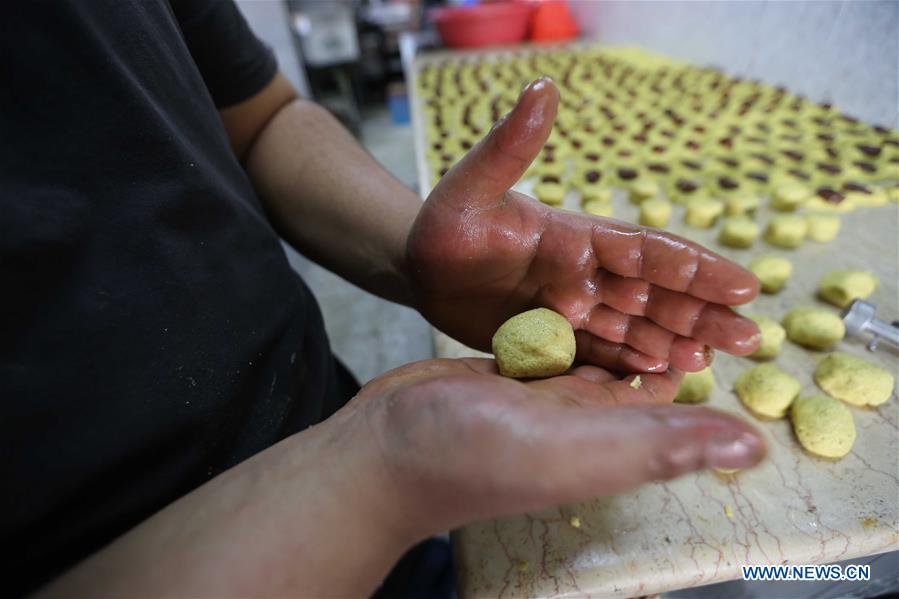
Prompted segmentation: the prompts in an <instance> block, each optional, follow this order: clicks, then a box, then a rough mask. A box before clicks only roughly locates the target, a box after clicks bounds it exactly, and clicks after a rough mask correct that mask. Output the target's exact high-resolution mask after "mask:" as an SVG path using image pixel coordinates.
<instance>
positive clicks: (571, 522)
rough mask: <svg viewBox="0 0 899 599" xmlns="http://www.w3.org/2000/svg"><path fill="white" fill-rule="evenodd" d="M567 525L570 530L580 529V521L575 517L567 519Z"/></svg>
mask: <svg viewBox="0 0 899 599" xmlns="http://www.w3.org/2000/svg"><path fill="white" fill-rule="evenodd" d="M568 524H569V525H570V526H571V528H580V527H581V519H580V518H578V517H577V516H572V517H571V518H569V519H568Z"/></svg>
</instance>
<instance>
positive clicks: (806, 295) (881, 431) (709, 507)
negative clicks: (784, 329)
mask: <svg viewBox="0 0 899 599" xmlns="http://www.w3.org/2000/svg"><path fill="white" fill-rule="evenodd" d="M412 110H413V124H414V127H415V128H416V132H415V135H416V140H417V143H416V145H417V148H416V154H417V156H416V160H417V163H418V165H419V173H420V180H421V183H422V189H425V190H426V189H428V188H429V187H428V186H427V165H426V162H425V158H424V155H423V152H422V151H421V148H422V147H423V144H422V143H421V142H422V141H423V140H422V137H421V136H422V131H421V127H420V122H421V114H420V107H419V106H418V102H417V100H416V99H415V98H413V102H412ZM521 187H522V191H525V192H526V191H528V186H527V184H523V185H522V186H521ZM569 196H570V197H568V198H566V206H567V207H571V208H575V207H576V204H577V200H576V197H574V194H571V193H570V194H569ZM614 203H615V208H616V217H618V218H622V219H625V220H631V221H634V220H635V219H636V214H637V208H636V206H634V205H632V204H630V203H629V202H628V201H627V200H626V199H625V198H624V197H623V196H621V195H619V196H616V197H615V198H614ZM767 216H768V214H766V213H765V210H762V214H761V220H762V221H764V220H766V219H767ZM682 221H683V214H682V208H680V207H676V208H675V213H674V216H673V217H672V224H671V226H670V227H669V229H670V230H672V231H673V232H675V233H678V234H681V235H684V236H686V237H689V238H691V239H694V240H696V241H698V242H700V243H703V244H705V245H709V246H710V247H713V248H715V249H716V250H717V251H719V252H720V253H722V254H724V255H726V256H728V257H729V258H732V259H734V260H736V261H738V262H740V263H742V264H746V263H748V261H749V260H750V259H751V257H753V256H755V255H756V254H758V253H762V252H771V251H776V252H778V253H782V254H784V255H787V256H788V257H789V258H790V259H791V260H792V261H793V263H794V267H795V271H794V277H793V279H791V280H790V282H789V283H788V285H787V286H786V288H785V289H784V290H783V291H782V292H781V293H779V294H777V295H762V296H760V297H759V298H758V299H756V300H755V301H754V302H752V303H751V304H749V305H748V306H747V307H746V308H745V311H747V312H755V313H760V314H765V315H768V316H771V317H773V318H775V319H778V320H779V319H780V318H781V317H782V316H783V314H784V313H785V312H786V311H787V310H789V309H790V308H792V307H794V306H796V305H800V304H812V305H822V306H825V305H826V304H822V303H820V302H819V301H818V300H816V299H815V297H814V293H815V288H816V284H817V281H818V279H819V278H820V277H821V276H822V275H823V274H824V273H825V272H827V271H829V270H833V269H837V268H849V267H857V268H865V269H868V270H872V271H874V272H875V273H876V274H877V275H878V276H879V277H880V280H881V285H880V287H879V289H878V290H877V291H876V292H875V294H874V295H873V296H872V297H871V298H870V300H869V301H871V302H873V303H874V304H875V305H876V306H877V307H878V314H879V315H880V316H881V318H883V319H884V320H888V321H889V320H893V319H896V318H899V290H897V281H899V272H897V268H899V260H897V254H899V247H897V240H899V226H897V225H899V206H897V205H896V204H890V205H889V206H886V207H880V208H865V209H859V210H857V211H855V212H853V213H851V214H848V215H846V216H844V217H843V229H842V231H841V232H840V235H839V237H838V238H837V239H836V240H835V241H833V242H831V243H827V244H817V243H813V242H806V243H805V244H804V245H803V246H802V247H801V248H800V249H798V250H795V251H784V250H777V249H776V248H772V247H771V246H768V245H767V244H765V243H764V242H762V241H759V242H757V243H756V244H755V246H754V247H753V248H751V249H748V250H730V249H727V248H721V247H720V246H718V244H717V243H715V235H716V233H717V231H716V230H715V229H711V230H700V229H691V228H688V227H686V226H684V225H683V224H682ZM831 309H834V310H835V311H836V309H835V308H832V307H831ZM835 349H838V350H841V351H846V352H849V353H852V354H855V355H857V356H860V357H864V358H866V359H868V360H872V361H874V362H876V363H879V364H881V365H883V366H885V367H887V368H889V369H890V370H892V371H893V372H896V370H897V364H899V360H897V358H899V353H897V352H896V351H895V350H892V349H891V348H889V347H888V346H887V345H885V344H882V345H881V347H880V349H878V351H877V352H874V353H871V352H868V351H867V350H866V349H865V342H864V341H863V340H858V339H846V340H844V341H842V342H840V343H839V344H838V346H837V347H836V348H835ZM435 350H436V354H437V355H438V356H439V357H461V356H470V355H483V354H478V353H477V352H475V351H474V350H471V349H470V348H467V347H464V346H462V345H460V344H459V343H457V342H455V341H453V340H452V339H450V338H448V337H446V336H445V335H443V334H441V333H439V332H435ZM823 355H824V354H823V353H820V352H812V351H808V350H805V349H803V348H801V347H799V346H797V345H794V344H792V343H789V342H787V343H785V345H784V350H783V352H782V354H781V355H780V356H779V357H778V358H777V360H776V361H775V363H776V364H777V365H778V366H779V367H781V368H783V369H784V370H786V371H787V372H789V373H790V374H792V375H793V376H795V377H797V378H798V379H799V380H800V382H801V384H802V395H809V394H813V393H820V392H821V391H820V390H819V389H818V388H817V386H816V385H815V383H814V381H813V379H812V372H813V370H814V367H815V363H816V361H817V360H818V359H820V358H821V357H822V356H823ZM754 364H755V363H754V362H753V361H751V360H748V359H746V358H736V357H733V356H729V355H724V354H721V353H719V354H718V355H717V357H716V360H715V363H714V365H713V372H714V376H715V381H716V389H715V391H714V393H713V394H712V397H711V398H710V400H709V402H708V404H707V405H709V406H711V407H714V408H717V409H720V410H723V411H727V412H732V413H734V414H738V415H739V416H741V417H743V418H746V419H748V420H750V421H752V422H754V423H755V424H756V425H757V426H758V428H759V429H760V430H761V431H762V433H763V434H764V436H765V438H766V439H767V441H768V445H769V448H770V453H769V457H768V458H767V459H766V460H765V461H764V462H763V463H762V464H761V465H760V466H758V467H757V468H755V469H752V470H748V471H745V472H740V473H738V474H736V475H732V476H726V475H720V474H717V473H715V472H711V471H709V472H703V473H698V474H691V475H687V476H685V477H682V478H680V479H677V480H674V481H670V482H665V483H653V484H649V485H646V486H644V487H641V488H640V489H639V490H636V491H634V492H631V493H628V494H625V495H619V496H616V497H609V498H599V499H592V500H588V501H584V502H582V503H579V504H575V505H567V506H559V507H556V508H553V509H548V510H545V511H543V512H539V513H529V514H522V515H520V516H516V517H511V518H504V519H501V520H495V521H487V522H478V523H474V524H471V525H469V526H466V527H465V528H463V529H461V530H458V531H455V532H454V533H453V535H452V539H453V546H454V554H455V558H456V568H457V583H458V588H459V592H460V594H461V596H463V597H517V596H528V597H546V596H588V595H589V596H600V597H632V596H637V595H646V594H651V593H656V592H661V591H665V590H670V589H677V588H683V587H689V586H696V585H702V584H709V583H712V582H718V581H723V580H729V579H733V578H738V577H739V576H740V566H741V565H743V564H781V563H790V564H802V563H829V562H834V561H837V560H841V559H848V558H852V557H857V556H862V555H869V554H875V553H879V552H882V551H887V550H890V549H895V548H896V547H897V545H899V532H897V531H899V401H897V399H896V398H895V397H893V398H891V400H890V401H888V402H887V403H886V404H884V405H882V406H880V407H878V408H871V409H861V408H855V407H852V408H851V409H852V413H853V416H854V417H855V423H856V427H857V430H858V439H857V441H856V443H855V446H854V448H853V450H852V452H851V453H850V454H849V455H847V456H846V457H845V458H843V459H841V460H838V461H833V460H826V459H823V458H817V457H814V456H812V455H810V454H808V453H806V452H805V451H804V450H803V449H802V448H801V447H800V446H799V444H798V443H797V441H796V440H795V438H794V436H793V433H792V430H791V427H790V423H789V421H788V420H786V419H783V420H778V421H774V422H760V421H757V420H755V419H754V418H753V417H752V416H751V415H750V414H749V413H748V412H747V411H746V409H745V408H744V407H743V406H742V404H740V402H739V400H738V399H737V397H736V396H735V395H734V393H733V390H732V382H733V380H734V379H735V378H736V376H737V374H738V373H739V372H741V371H742V370H743V369H746V368H749V367H751V366H753V365H754ZM539 476H540V473H539V472H534V477H539Z"/></svg>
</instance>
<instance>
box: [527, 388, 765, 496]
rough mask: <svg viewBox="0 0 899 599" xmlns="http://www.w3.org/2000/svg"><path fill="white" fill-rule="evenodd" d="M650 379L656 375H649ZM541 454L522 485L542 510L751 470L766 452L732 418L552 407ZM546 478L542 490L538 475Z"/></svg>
mask: <svg viewBox="0 0 899 599" xmlns="http://www.w3.org/2000/svg"><path fill="white" fill-rule="evenodd" d="M646 378H649V377H646ZM530 420H531V426H532V430H533V433H532V434H531V435H529V436H530V437H531V438H532V439H533V441H532V445H531V447H532V448H533V451H531V452H529V453H528V455H522V456H520V458H521V465H522V467H521V471H520V473H521V476H522V477H527V480H523V481H521V485H522V487H524V488H527V489H528V490H529V491H530V492H531V493H534V492H535V491H536V492H538V493H539V492H540V491H542V492H543V493H545V494H546V495H545V496H542V497H536V498H535V500H537V501H536V503H538V504H545V505H550V504H554V503H566V502H570V501H577V500H579V499H583V498H585V497H591V496H597V495H611V494H615V493H621V492H623V491H627V490H629V489H632V488H634V487H636V486H638V485H640V484H642V483H645V482H648V481H652V480H660V479H662V480H664V479H670V478H674V477H676V476H680V475H683V474H686V473H688V472H692V471H696V470H700V469H704V468H712V467H715V468H747V467H749V466H753V465H755V464H756V463H758V462H759V461H760V460H761V459H762V457H763V456H764V455H765V453H766V448H765V443H764V441H763V440H762V438H761V436H760V434H759V433H758V432H757V431H756V430H755V429H753V428H752V427H751V426H749V425H748V424H746V423H745V422H743V421H741V420H739V419H737V418H735V417H733V416H729V415H727V414H724V413H721V412H716V411H714V410H709V409H706V408H696V407H692V406H638V407H614V408H583V409H570V408H569V409H558V408H556V409H551V408H550V407H548V406H546V405H543V406H535V407H534V414H533V415H532V417H531V418H530ZM535 472H536V473H540V476H541V477H543V479H544V480H542V481H541V483H540V484H539V485H536V484H534V481H533V476H534V473H535Z"/></svg>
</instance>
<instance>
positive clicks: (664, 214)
mask: <svg viewBox="0 0 899 599" xmlns="http://www.w3.org/2000/svg"><path fill="white" fill-rule="evenodd" d="M670 219H671V202H669V201H668V200H663V199H662V198H652V199H649V200H646V201H644V202H643V203H642V204H640V224H641V225H644V226H646V227H664V226H665V225H667V224H668V221H669V220H670Z"/></svg>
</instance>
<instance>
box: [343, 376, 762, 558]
mask: <svg viewBox="0 0 899 599" xmlns="http://www.w3.org/2000/svg"><path fill="white" fill-rule="evenodd" d="M681 377H682V374H681V373H680V372H677V371H668V372H665V373H660V374H643V375H641V385H640V386H639V388H636V389H635V388H633V387H631V386H630V382H631V380H632V379H633V377H627V378H626V379H618V378H617V377H616V376H614V375H613V374H611V373H610V372H608V371H606V370H603V369H601V368H597V367H595V366H581V367H578V368H575V369H573V370H571V371H570V372H569V373H568V374H566V375H564V376H559V377H555V378H550V379H543V380H535V381H530V382H522V381H517V380H513V379H508V378H504V377H501V376H498V375H497V374H496V365H495V364H494V363H493V362H492V361H491V360H482V359H461V360H428V361H423V362H417V363H414V364H409V365H406V366H403V367H400V368H398V369H396V370H393V371H391V372H388V373H386V374H384V375H382V376H380V377H378V378H376V379H374V380H373V381H371V382H370V383H368V384H367V385H365V387H363V389H362V391H361V392H360V393H359V395H358V396H357V397H356V398H355V399H354V400H353V401H352V402H351V403H350V404H348V406H347V407H346V408H344V411H345V412H348V413H350V414H354V417H353V419H354V420H361V421H364V422H365V423H366V424H367V431H368V432H367V434H366V437H367V439H366V442H365V443H363V445H364V446H366V447H377V450H369V451H368V452H367V453H369V454H375V453H376V454H377V455H378V456H379V459H375V461H376V463H378V464H379V467H378V470H380V471H381V472H382V478H383V479H384V480H385V481H387V482H385V483H383V484H382V485H380V486H381V487H382V489H383V488H387V489H389V495H390V496H391V497H393V499H392V500H386V501H385V500H383V495H381V498H382V500H381V501H380V503H379V505H381V506H385V505H389V506H391V509H390V510H389V512H385V511H384V510H381V511H380V512H379V517H382V518H384V519H385V520H386V521H387V522H388V523H390V526H389V529H390V530H394V531H395V530H403V531H404V533H405V534H406V535H407V537H406V538H407V541H409V542H412V541H414V540H417V539H420V538H424V537H425V536H428V535H430V534H433V533H435V532H438V531H441V530H447V529H450V528H454V527H457V526H459V525H461V524H464V523H467V522H470V521H473V520H477V519H484V518H491V517H499V516H504V515H510V514H516V513H522V512H525V511H530V510H536V509H542V508H545V507H549V506H553V505H558V504H563V503H569V502H573V501H577V500H582V499H585V498H588V497H594V496H602V495H612V494H616V493H620V492H623V491H627V490H629V489H632V488H634V487H637V486H638V485H640V484H643V483H645V482H648V481H651V480H657V479H669V478H673V477H676V476H680V475H682V474H685V473H688V472H691V471H695V470H699V469H703V468H710V467H721V468H746V467H749V466H752V465H754V464H755V463H757V462H758V461H759V460H760V459H761V458H762V457H763V456H764V454H765V451H766V449H765V444H764V442H763V441H762V439H761V437H760V435H759V433H758V432H756V431H755V430H754V429H753V428H752V427H751V426H749V425H748V424H746V423H744V422H742V421H740V420H738V419H737V418H734V417H733V416H729V415H726V414H723V413H720V412H716V411H714V410H710V409H707V408H699V407H694V406H670V405H664V404H667V403H669V402H670V401H671V400H672V399H673V397H674V395H675V392H676V390H677V386H678V384H679V382H680V379H681ZM372 439H373V441H372ZM373 459H374V458H373Z"/></svg>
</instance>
